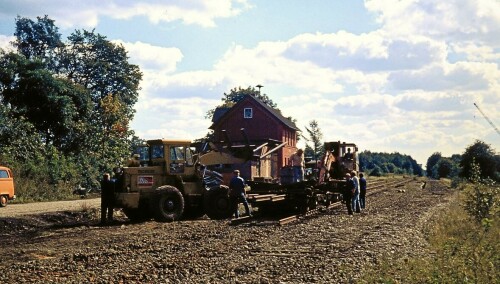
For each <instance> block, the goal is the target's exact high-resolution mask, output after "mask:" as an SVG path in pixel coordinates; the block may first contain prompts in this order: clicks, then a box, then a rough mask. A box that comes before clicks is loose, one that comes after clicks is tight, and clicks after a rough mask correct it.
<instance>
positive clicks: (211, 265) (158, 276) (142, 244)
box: [0, 181, 451, 283]
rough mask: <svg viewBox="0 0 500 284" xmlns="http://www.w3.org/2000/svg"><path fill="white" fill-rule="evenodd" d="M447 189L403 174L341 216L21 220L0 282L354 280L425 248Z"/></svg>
mask: <svg viewBox="0 0 500 284" xmlns="http://www.w3.org/2000/svg"><path fill="white" fill-rule="evenodd" d="M436 193H438V194H436ZM450 197H451V194H450V193H449V192H448V191H447V190H446V188H444V187H443V186H442V185H441V184H440V183H438V182H428V183H427V186H426V188H425V189H421V183H420V182H416V181H413V182H410V183H408V184H407V185H405V186H403V187H398V188H390V189H388V190H387V191H384V192H379V193H377V194H374V195H371V196H369V197H368V198H367V209H366V210H365V211H364V212H362V213H361V214H355V215H354V216H348V215H347V214H346V210H345V207H344V206H342V207H338V208H333V209H330V210H328V211H327V212H324V213H320V214H317V215H314V216H311V217H306V218H303V219H302V220H300V221H298V222H295V223H292V224H288V225H285V226H281V227H280V226H276V225H266V226H255V225H250V224H244V225H239V226H229V225H228V224H229V222H228V220H223V221H214V220H208V219H202V220H194V221H181V222H173V223H157V222H154V221H151V222H145V223H139V224H131V223H128V222H126V221H120V222H118V224H117V225H115V226H109V227H98V226H95V225H94V224H95V223H96V220H89V221H88V222H87V223H85V222H83V223H82V222H80V223H77V224H73V225H71V226H70V225H67V226H65V225H64V224H62V225H59V226H57V227H50V226H49V227H47V226H39V227H37V226H36V225H35V224H33V222H32V223H30V222H27V221H26V220H25V221H26V222H27V223H26V224H28V225H24V227H23V226H21V227H20V228H17V227H15V226H12V228H13V230H12V231H6V230H5V229H4V230H0V239H2V240H3V244H2V248H1V249H0V252H1V255H2V263H3V269H2V273H1V274H0V282H2V283H354V282H358V281H359V280H360V279H362V275H363V272H364V271H365V269H366V268H367V267H369V266H373V265H377V264H378V263H379V262H380V260H381V259H382V258H384V257H391V258H407V257H411V256H419V255H425V254H427V253H428V252H427V250H426V243H425V240H424V238H423V235H422V233H421V229H422V227H423V226H424V225H425V223H426V221H427V220H429V218H432V215H433V213H434V212H435V211H436V210H441V208H442V207H443V206H444V205H445V204H446V203H447V202H448V201H449V198H450ZM33 218H35V217H33ZM38 218H41V217H38ZM2 219H3V218H0V224H1V222H2ZM35 219H36V218H35ZM44 220H45V221H46V220H47V218H45V219H44ZM6 221H9V222H14V221H13V219H9V220H3V222H4V223H5V222H6ZM17 221H18V222H21V221H19V220H17ZM59 221H60V220H59ZM60 223H61V222H59V223H58V224H60ZM5 224H7V223H5ZM30 224H31V225H30ZM78 224H83V225H78ZM26 226H28V228H26ZM29 226H33V227H29Z"/></svg>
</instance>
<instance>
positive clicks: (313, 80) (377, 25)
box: [0, 0, 500, 165]
mask: <svg viewBox="0 0 500 284" xmlns="http://www.w3.org/2000/svg"><path fill="white" fill-rule="evenodd" d="M17 15H20V16H22V17H29V18H32V19H35V18H36V16H43V15H48V16H49V17H50V18H52V19H54V20H55V21H56V25H57V26H58V27H59V28H60V32H61V33H62V34H63V38H66V37H67V36H68V35H69V34H70V33H71V32H73V31H74V30H75V29H95V30H96V32H98V33H100V34H102V35H105V36H107V38H108V39H110V40H112V41H114V42H116V43H120V44H123V46H124V47H125V48H126V49H127V51H128V54H129V56H130V62H131V63H134V64H137V65H139V66H140V68H141V70H142V71H143V73H144V79H143V82H142V83H141V88H142V90H141V91H140V98H139V102H138V103H137V105H136V110H137V112H136V116H135V118H134V121H133V122H132V125H131V126H132V128H133V129H134V130H135V131H136V133H137V134H138V135H139V136H140V137H141V138H145V139H150V138H188V139H196V138H199V137H202V136H204V135H205V134H206V132H207V128H208V126H209V125H210V121H209V120H207V119H205V118H204V116H205V113H206V112H207V111H208V110H209V109H212V108H214V107H215V106H216V105H218V104H219V103H220V99H221V98H222V95H223V93H224V92H229V90H230V89H232V88H235V87H239V86H241V87H244V88H246V87H248V86H256V85H258V84H261V85H263V86H264V87H263V88H262V92H263V93H266V94H267V95H268V96H269V97H270V98H271V99H272V100H273V101H274V102H275V103H277V104H278V107H279V108H280V109H281V110H282V112H283V114H284V115H285V116H292V117H294V118H296V119H297V125H298V126H299V128H301V129H303V130H305V126H307V125H308V123H309V122H310V121H311V120H313V119H314V120H316V121H318V123H319V126H320V128H321V130H322V131H323V134H324V140H326V141H337V140H341V141H346V142H355V143H357V144H358V145H359V146H360V150H370V151H382V152H400V153H404V154H408V155H411V156H412V157H414V158H415V159H416V160H417V161H418V162H419V163H422V164H424V165H425V162H426V160H427V158H428V157H429V156H430V155H431V154H432V153H434V152H441V153H442V154H443V155H444V156H450V155H452V154H455V153H462V152H463V151H464V149H465V148H466V147H467V146H468V145H471V144H472V143H473V142H474V141H475V140H476V139H480V140H482V141H484V142H486V143H488V144H490V145H491V146H492V147H493V148H495V149H496V150H499V149H500V135H498V133H497V132H496V131H495V130H494V129H493V127H491V125H489V124H488V122H487V121H486V120H485V119H484V118H483V117H482V116H481V114H480V113H479V112H478V111H477V109H476V108H475V107H474V105H473V103H474V102H476V103H477V104H478V105H479V106H480V107H481V108H482V110H483V111H484V112H485V113H486V114H487V115H488V116H489V118H490V119H491V121H493V123H495V124H496V125H497V126H500V114H499V112H498V111H497V110H498V109H500V69H499V63H500V2H499V1H496V0H477V1H472V0H448V1H434V0H365V1H359V0H351V1H333V0H332V1H324V0H322V1H320V0H308V1H298V0H297V1H295V0H288V1H285V0H276V1H269V0H268V1H264V0H206V1H201V0H189V1H186V0H164V1H133V0H108V1H105V0H100V1H96V0H89V1H66V0H41V1H30V0H0V47H3V48H6V47H7V46H8V42H9V41H10V40H12V39H13V38H12V36H13V34H14V28H15V25H14V20H15V18H16V16H17Z"/></svg>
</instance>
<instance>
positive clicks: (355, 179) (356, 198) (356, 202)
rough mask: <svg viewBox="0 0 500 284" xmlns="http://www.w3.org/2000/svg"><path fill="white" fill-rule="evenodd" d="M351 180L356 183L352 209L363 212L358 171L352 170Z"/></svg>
mask: <svg viewBox="0 0 500 284" xmlns="http://www.w3.org/2000/svg"><path fill="white" fill-rule="evenodd" d="M351 180H352V182H353V183H354V194H353V196H352V210H354V211H356V213H361V206H360V204H359V179H358V177H357V176H356V171H352V172H351Z"/></svg>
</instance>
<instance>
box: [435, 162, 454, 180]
mask: <svg viewBox="0 0 500 284" xmlns="http://www.w3.org/2000/svg"><path fill="white" fill-rule="evenodd" d="M435 167H436V168H437V169H436V172H437V175H438V177H439V178H446V177H449V176H450V174H451V172H452V170H453V163H452V161H451V160H450V159H449V158H441V160H439V162H438V163H437V164H436V165H435Z"/></svg>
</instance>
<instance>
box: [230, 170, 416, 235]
mask: <svg viewBox="0 0 500 284" xmlns="http://www.w3.org/2000/svg"><path fill="white" fill-rule="evenodd" d="M412 180H413V178H410V177H408V178H406V177H405V178H403V179H395V180H377V181H375V182H374V183H372V184H369V188H368V191H367V196H370V195H373V194H376V193H379V192H383V191H385V190H388V189H389V188H392V187H396V188H397V187H401V186H403V185H405V184H406V183H408V182H410V181H412ZM262 198H272V197H270V196H264V197H262ZM280 198H283V199H284V196H280ZM342 205H343V203H342V202H341V201H337V202H335V203H332V204H330V205H329V206H326V207H324V206H322V207H318V208H315V209H312V210H308V211H307V212H306V213H305V214H297V215H291V216H287V217H283V218H281V219H278V220H265V219H264V218H254V217H249V216H245V217H241V218H236V219H232V220H231V222H230V225H233V226H235V225H241V224H250V225H260V226H264V225H274V226H284V225H287V224H290V223H293V222H296V221H299V220H300V219H303V218H305V217H309V216H314V215H317V214H319V213H321V212H326V211H327V210H331V209H333V208H338V207H340V206H342Z"/></svg>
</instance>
